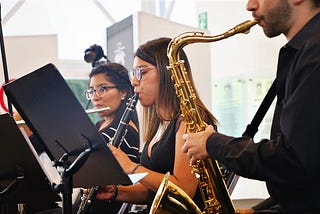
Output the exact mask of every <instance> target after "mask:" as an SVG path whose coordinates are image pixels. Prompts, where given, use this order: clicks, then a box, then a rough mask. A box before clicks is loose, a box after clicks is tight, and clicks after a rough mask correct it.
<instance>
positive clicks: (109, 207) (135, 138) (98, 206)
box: [88, 122, 140, 214]
mask: <svg viewBox="0 0 320 214" xmlns="http://www.w3.org/2000/svg"><path fill="white" fill-rule="evenodd" d="M100 125H101V122H99V123H97V124H96V126H97V127H100ZM117 127H118V124H116V123H112V124H111V125H110V126H107V127H105V128H103V129H102V130H100V133H101V134H102V136H103V137H104V138H105V139H106V142H109V141H110V139H111V138H112V137H113V136H114V134H115V132H116V130H117ZM139 145H140V141H139V133H138V132H137V130H135V129H134V128H133V127H132V126H130V125H128V126H127V133H126V135H125V137H124V139H123V141H122V142H121V144H120V145H119V148H120V149H121V150H122V151H123V152H125V153H126V154H127V155H128V157H129V158H130V159H131V160H132V161H134V162H136V163H139V158H140V157H139ZM122 204H123V203H121V202H116V201H113V202H109V201H105V200H93V203H92V205H91V206H90V209H89V212H88V213H92V214H99V213H101V214H106V213H108V214H116V213H118V211H119V209H120V208H121V206H122ZM128 208H129V207H128Z"/></svg>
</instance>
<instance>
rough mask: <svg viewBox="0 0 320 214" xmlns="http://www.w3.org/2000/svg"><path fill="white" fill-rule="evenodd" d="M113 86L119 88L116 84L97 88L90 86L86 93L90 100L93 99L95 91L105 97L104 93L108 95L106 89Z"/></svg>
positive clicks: (99, 95)
mask: <svg viewBox="0 0 320 214" xmlns="http://www.w3.org/2000/svg"><path fill="white" fill-rule="evenodd" d="M111 88H117V86H115V85H100V86H98V87H96V88H90V89H88V90H85V91H84V93H85V95H86V98H87V99H88V100H91V99H92V97H93V93H96V95H97V96H98V97H103V96H104V95H106V91H107V90H108V89H111Z"/></svg>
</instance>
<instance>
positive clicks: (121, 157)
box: [109, 144, 136, 174]
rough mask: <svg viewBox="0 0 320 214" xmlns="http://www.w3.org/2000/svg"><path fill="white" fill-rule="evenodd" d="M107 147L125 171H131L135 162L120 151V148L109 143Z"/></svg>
mask: <svg viewBox="0 0 320 214" xmlns="http://www.w3.org/2000/svg"><path fill="white" fill-rule="evenodd" d="M109 149H110V151H111V152H112V154H113V155H114V156H115V158H116V159H117V161H118V162H119V164H120V166H121V167H122V169H123V170H124V171H125V173H127V174H130V173H131V172H132V169H134V167H135V166H136V163H134V162H133V161H131V160H130V158H129V157H128V156H127V154H126V153H124V152H123V151H121V149H118V148H116V147H114V146H113V145H111V144H110V145H109Z"/></svg>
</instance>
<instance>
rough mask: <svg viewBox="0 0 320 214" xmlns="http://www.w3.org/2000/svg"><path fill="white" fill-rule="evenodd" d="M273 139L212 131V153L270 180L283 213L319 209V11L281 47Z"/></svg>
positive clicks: (270, 188)
mask: <svg viewBox="0 0 320 214" xmlns="http://www.w3.org/2000/svg"><path fill="white" fill-rule="evenodd" d="M277 78H278V79H280V80H281V79H282V78H283V81H279V82H278V85H277V104H276V109H275V112H274V117H273V123H272V128H271V137H270V140H267V139H263V140H261V141H260V142H256V143H255V142H254V141H253V139H251V138H246V137H239V138H235V137H230V136H226V135H223V134H219V133H215V134H212V135H211V136H210V137H209V138H208V140H207V151H208V153H209V155H210V156H211V158H213V159H217V160H218V161H221V162H222V163H223V164H225V165H226V166H227V167H228V168H230V169H232V170H234V171H235V173H237V174H239V175H241V176H243V177H247V178H251V179H257V180H261V181H265V182H266V184H267V188H268V192H269V194H270V196H271V198H272V199H273V200H274V201H275V202H276V203H278V204H280V208H279V212H282V213H320V182H319V181H320V166H319V160H318V156H319V154H320V138H319V133H320V125H319V122H320V98H319V93H320V13H319V14H317V15H316V16H314V17H313V18H312V19H311V20H310V21H309V22H308V23H307V24H306V25H305V26H304V27H303V28H302V29H301V30H300V31H299V32H298V33H297V34H296V36H294V38H292V39H291V40H290V41H289V42H288V43H287V44H286V45H285V46H284V47H282V48H281V49H280V53H279V61H278V69H277Z"/></svg>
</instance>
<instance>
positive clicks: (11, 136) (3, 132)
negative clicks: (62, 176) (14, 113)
mask: <svg viewBox="0 0 320 214" xmlns="http://www.w3.org/2000/svg"><path fill="white" fill-rule="evenodd" d="M0 127H1V128H0V138H1V153H0V169H1V172H0V201H2V202H4V203H5V204H10V205H13V206H16V207H17V205H18V204H26V205H27V206H28V207H32V206H34V205H35V206H37V205H41V204H39V202H40V201H43V200H45V201H47V202H46V203H47V204H48V201H51V202H57V201H61V198H60V196H59V195H58V194H57V193H55V192H54V191H53V190H52V188H51V184H50V182H49V181H48V179H47V175H46V174H45V172H44V171H43V168H42V167H41V165H40V164H41V163H40V162H39V159H37V156H35V155H36V153H35V151H34V148H33V147H32V145H31V143H30V141H27V140H28V139H26V138H25V137H24V136H23V134H22V132H21V131H20V130H19V128H18V126H17V125H16V123H15V121H14V120H13V118H12V117H11V116H10V115H9V114H2V115H0ZM29 205H30V206H29ZM8 211H9V213H13V211H12V210H11V211H10V210H8ZM38 211H40V210H38Z"/></svg>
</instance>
